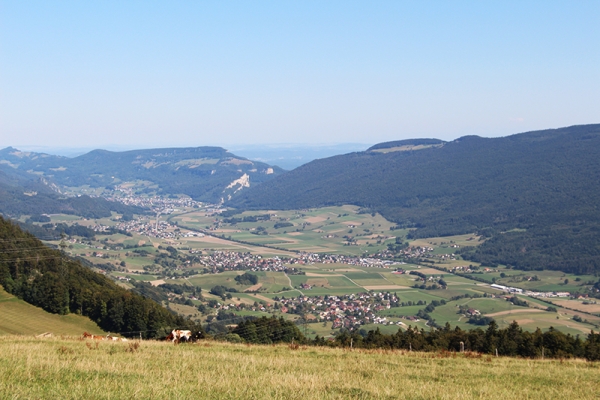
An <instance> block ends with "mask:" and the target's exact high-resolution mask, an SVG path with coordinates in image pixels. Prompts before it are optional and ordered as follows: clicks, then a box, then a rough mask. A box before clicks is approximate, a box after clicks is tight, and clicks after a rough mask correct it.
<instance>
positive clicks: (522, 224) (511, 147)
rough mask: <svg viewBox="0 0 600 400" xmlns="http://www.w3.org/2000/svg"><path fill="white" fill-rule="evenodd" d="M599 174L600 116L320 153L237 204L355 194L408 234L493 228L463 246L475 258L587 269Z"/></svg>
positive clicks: (598, 222)
mask: <svg viewBox="0 0 600 400" xmlns="http://www.w3.org/2000/svg"><path fill="white" fill-rule="evenodd" d="M396 144H399V143H396ZM400 144H401V143H400ZM389 146H390V145H385V146H384V147H389ZM599 175H600V125H585V126H574V127H568V128H562V129H556V130H547V131H538V132H528V133H523V134H519V135H513V136H509V137H504V138H493V139H490V138H481V137H477V136H467V137H462V138H460V139H457V140H454V141H452V142H447V143H444V144H443V145H442V146H441V147H431V148H426V149H423V150H418V151H403V152H400V151H399V152H389V153H385V154H382V153H379V152H373V151H369V152H357V153H351V154H346V155H341V156H335V157H329V158H325V159H320V160H315V161H312V162H310V163H307V164H305V165H303V166H301V167H299V168H296V169H295V170H293V171H290V172H287V173H285V174H283V175H280V176H278V177H276V178H275V179H273V180H271V181H269V182H265V183H263V184H261V185H258V186H255V187H252V188H250V189H249V190H247V191H245V192H242V193H241V194H240V195H239V196H238V197H234V198H233V199H232V200H231V206H234V207H238V208H240V209H302V208H314V207H324V206H332V205H342V204H354V205H357V206H360V207H363V208H365V209H369V210H373V211H377V212H379V213H381V214H382V215H383V216H384V217H385V218H387V219H388V220H390V221H393V222H395V223H396V224H397V227H399V228H414V230H412V231H411V232H410V234H409V237H410V238H423V237H439V236H450V235H456V234H466V233H474V232H476V233H478V234H480V235H483V236H484V237H485V238H491V239H490V240H486V241H485V242H484V243H482V244H481V245H480V246H479V247H478V249H477V250H476V251H474V252H470V253H463V254H464V256H465V258H467V259H470V260H473V261H476V260H479V261H481V262H483V263H485V264H489V265H492V264H509V265H511V266H513V267H515V268H519V269H560V270H562V271H565V272H576V273H589V272H591V271H600V240H599V239H600V208H598V207H597V199H598V197H600V185H598V182H597V181H598V179H597V178H598V176H599ZM503 232H507V233H503Z"/></svg>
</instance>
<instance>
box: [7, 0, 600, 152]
mask: <svg viewBox="0 0 600 400" xmlns="http://www.w3.org/2000/svg"><path fill="white" fill-rule="evenodd" d="M599 105H600V1H577V2H573V1H497V2H490V1H485V2H478V1H468V2H467V1H464V2H463V1H427V2H420V1H375V2H373V1H363V2H354V1H326V2H324V1H253V2H250V1H240V2H235V1H225V2H217V1H214V2H201V1H175V2H171V1H169V2H167V1H160V2H159V1H127V2H123V1H101V2H93V1H27V0H19V1H5V0H0V147H5V146H9V145H12V146H15V147H19V146H21V147H24V146H29V147H31V146H40V147H43V146H49V147H89V148H98V147H104V148H110V147H115V146H122V147H129V148H136V147H138V148H141V147H155V146H202V145H222V146H225V147H227V146H232V145H240V144H263V143H264V144H267V143H269V144H271V143H308V144H322V143H370V144H372V143H377V142H382V141H388V140H396V139H404V138H414V137H435V138H441V139H446V140H448V139H454V138H457V137H460V136H464V135H473V134H475V135H481V136H504V135H509V134H513V133H518V132H524V131H529V130H537V129H545V128H554V127H562V126H569V125H577V124H587V123H600V106H599Z"/></svg>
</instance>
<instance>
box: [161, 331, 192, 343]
mask: <svg viewBox="0 0 600 400" xmlns="http://www.w3.org/2000/svg"><path fill="white" fill-rule="evenodd" d="M191 338H192V331H184V330H180V329H173V330H172V331H171V333H169V336H167V339H166V340H170V341H171V342H173V343H179V342H181V341H182V340H185V341H186V342H188V341H189V340H190V339H191Z"/></svg>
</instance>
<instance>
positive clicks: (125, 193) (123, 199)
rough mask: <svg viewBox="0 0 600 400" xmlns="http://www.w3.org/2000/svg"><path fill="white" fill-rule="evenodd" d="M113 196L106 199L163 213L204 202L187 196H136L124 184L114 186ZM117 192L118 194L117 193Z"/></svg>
mask: <svg viewBox="0 0 600 400" xmlns="http://www.w3.org/2000/svg"><path fill="white" fill-rule="evenodd" d="M115 192H116V193H115V196H112V197H107V200H111V201H118V202H119V203H123V204H125V205H128V206H137V207H143V208H149V209H151V210H153V211H155V212H158V211H160V212H161V213H163V212H162V211H163V210H169V209H170V210H175V209H178V208H189V207H194V208H199V207H202V206H203V205H204V204H203V203H201V202H199V201H195V200H192V199H191V198H189V197H186V198H175V199H172V198H169V197H161V196H143V197H142V196H138V195H136V194H134V193H133V190H132V189H131V188H129V187H126V186H122V185H119V186H115ZM117 193H119V194H120V195H117ZM165 213H166V212H165Z"/></svg>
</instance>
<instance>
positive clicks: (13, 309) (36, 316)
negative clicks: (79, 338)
mask: <svg viewBox="0 0 600 400" xmlns="http://www.w3.org/2000/svg"><path fill="white" fill-rule="evenodd" d="M84 330H86V331H88V332H90V333H92V334H98V335H101V334H103V332H102V330H101V329H100V328H99V327H98V325H96V324H95V323H94V322H92V321H91V320H90V319H89V318H86V317H82V316H80V315H75V314H69V315H57V314H50V313H48V312H46V311H44V310H42V309H41V308H39V307H35V306H32V305H31V304H29V303H26V302H25V301H23V300H21V299H18V298H16V297H15V296H13V295H11V294H9V293H7V292H6V291H5V290H4V289H3V288H2V286H0V336H1V335H15V334H26V333H28V334H32V335H40V334H42V333H46V332H51V333H52V334H53V335H75V334H79V333H81V332H83V331H84Z"/></svg>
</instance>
